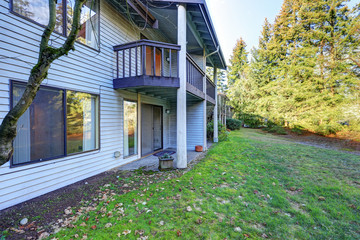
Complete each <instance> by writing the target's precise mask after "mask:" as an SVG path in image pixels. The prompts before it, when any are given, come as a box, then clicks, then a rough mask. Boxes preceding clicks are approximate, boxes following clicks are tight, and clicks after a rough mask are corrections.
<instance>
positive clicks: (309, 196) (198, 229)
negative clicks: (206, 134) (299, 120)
mask: <svg viewBox="0 0 360 240" xmlns="http://www.w3.org/2000/svg"><path fill="white" fill-rule="evenodd" d="M359 171H360V157H359V156H356V155H352V154H347V153H343V152H339V151H333V150H328V149H320V148H316V147H310V146H305V145H299V144H295V143H291V142H288V141H286V140H282V139H281V138H279V137H277V136H273V135H270V134H267V133H264V132H262V131H258V130H251V129H242V130H241V131H236V132H232V133H231V134H230V140H229V141H226V142H222V143H219V144H217V145H216V146H215V147H213V148H212V149H211V150H210V151H209V153H208V155H207V157H206V158H205V159H203V160H202V161H201V162H200V163H199V164H197V165H196V166H195V167H194V168H193V169H192V170H191V171H189V172H186V173H185V174H184V175H183V176H181V177H180V178H178V179H172V180H168V181H164V182H161V183H156V184H150V186H146V188H145V187H143V188H141V189H140V190H137V191H133V192H129V193H127V194H125V195H121V196H117V195H115V196H112V197H111V195H110V194H109V192H110V191H111V188H113V186H110V187H107V188H103V189H102V191H103V193H105V194H107V195H108V196H109V198H108V199H107V200H104V201H100V203H99V204H98V203H97V204H96V205H97V209H96V210H95V211H90V212H85V213H84V212H83V213H82V215H80V217H79V220H78V221H77V222H76V223H75V224H74V225H75V227H74V228H67V229H64V230H62V231H60V232H59V233H57V234H56V235H55V237H57V238H59V239H70V238H75V237H76V236H78V237H79V239H81V237H82V236H83V235H84V234H86V235H87V237H88V239H137V238H139V237H140V235H139V234H137V233H138V232H139V231H140V232H141V233H142V234H141V235H142V236H143V237H144V236H147V237H148V238H149V239H174V238H177V237H179V236H180V238H182V239H225V238H226V239H245V238H248V237H250V238H255V239H261V238H266V237H267V238H270V239H360V188H359V187H360V185H359V184H360V179H359V176H360V172H359ZM143 176H144V175H143V173H142V172H139V175H137V176H135V177H134V178H133V179H130V180H131V181H132V180H134V181H136V179H138V178H141V177H143ZM147 177H148V175H147ZM110 197H111V198H110ZM319 197H324V198H325V201H320V200H319ZM143 203H144V204H143ZM89 204H90V203H89ZM188 206H190V207H191V208H192V211H187V207H188ZM121 208H123V209H124V214H122V213H121V211H120V212H119V209H121ZM109 212H111V213H109ZM162 221H163V222H162ZM82 223H83V224H82ZM84 223H85V224H86V226H80V224H82V225H84ZM107 223H111V224H112V226H111V227H108V228H106V227H105V225H106V224H107ZM160 223H163V224H160ZM91 226H96V229H92V228H91ZM236 227H240V228H241V231H240V232H238V231H235V230H234V229H235V228H236ZM125 230H131V233H130V234H128V235H124V234H122V233H123V232H124V231H125ZM119 233H120V234H121V237H120V238H119V237H118V234H119ZM76 234H77V235H76ZM135 234H137V235H135ZM52 237H53V236H52ZM144 239H145V238H144Z"/></svg>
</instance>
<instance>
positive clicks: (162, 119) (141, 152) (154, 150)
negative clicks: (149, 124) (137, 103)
mask: <svg viewBox="0 0 360 240" xmlns="http://www.w3.org/2000/svg"><path fill="white" fill-rule="evenodd" d="M143 104H145V105H150V106H151V107H152V109H153V110H152V112H153V113H154V108H153V107H159V108H160V109H161V116H160V124H161V127H160V128H161V147H160V148H157V149H152V150H151V151H152V152H150V153H147V154H146V155H143V151H142V145H143V142H142V141H143V137H142V133H143V131H144V129H143V127H142V126H141V133H140V134H141V147H140V155H141V157H144V156H147V155H149V154H152V153H154V152H156V151H159V150H161V149H163V148H164V106H162V105H157V104H151V103H143V102H142V103H141V109H142V105H143ZM143 117H144V116H143V114H142V113H141V125H142V122H143ZM153 124H154V121H153ZM152 131H153V132H154V128H153V129H152ZM152 136H154V134H152ZM153 141H154V139H153Z"/></svg>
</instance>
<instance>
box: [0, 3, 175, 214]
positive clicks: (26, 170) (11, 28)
mask: <svg viewBox="0 0 360 240" xmlns="http://www.w3.org/2000/svg"><path fill="white" fill-rule="evenodd" d="M100 9H101V14H100V34H101V35H100V42H101V47H100V52H98V51H96V50H94V49H91V48H89V47H87V46H84V45H82V44H79V43H76V45H75V48H76V51H75V52H70V54H69V55H68V56H63V57H62V58H61V59H59V60H56V61H55V62H54V63H53V64H52V66H51V69H50V71H49V75H48V78H47V79H45V80H44V82H43V85H48V86H54V87H59V88H66V89H71V90H77V91H84V92H90V93H95V94H99V95H100V150H98V151H95V152H89V153H83V154H78V155H75V156H71V157H65V158H60V159H55V160H50V161H46V162H40V163H35V164H29V165H25V166H19V167H14V168H10V167H9V163H6V164H4V165H2V166H0V209H4V208H7V207H10V206H12V205H15V204H17V203H21V202H23V201H26V200H29V199H31V198H34V197H37V196H40V195H42V194H45V193H48V192H50V191H53V190H56V189H58V188H61V187H64V186H66V185H69V184H72V183H74V182H77V181H80V180H83V179H85V178H88V177H91V176H93V175H96V174H99V173H101V172H104V171H106V170H109V169H112V168H114V167H117V166H120V165H123V164H125V163H127V162H130V161H133V160H135V159H136V158H137V156H135V157H132V158H127V159H123V157H120V158H114V157H113V155H114V152H115V151H120V152H121V153H123V99H124V98H126V99H129V98H130V99H133V100H136V97H137V96H136V94H134V93H130V92H126V91H115V90H113V88H112V79H113V76H114V73H115V72H116V69H115V64H114V62H115V61H114V59H115V57H114V53H113V50H112V46H114V45H117V44H122V43H126V42H130V41H134V40H137V39H139V36H140V32H139V31H138V30H137V29H135V28H133V27H131V25H130V24H129V23H128V22H127V20H126V19H125V18H123V17H122V16H121V15H120V14H118V13H117V12H116V11H115V10H114V9H112V7H111V6H110V5H109V4H108V3H107V2H106V1H104V0H102V1H101V6H100ZM42 31H43V27H41V26H38V25H36V24H34V23H32V22H30V21H28V20H26V19H23V18H21V17H18V16H16V15H14V14H12V13H10V12H9V3H8V1H7V0H2V1H0V121H2V119H3V118H4V116H5V114H6V113H7V112H8V110H9V96H10V93H9V80H10V79H12V80H18V81H23V82H25V81H27V77H28V74H29V72H30V69H31V66H33V65H34V63H35V62H36V58H37V54H38V53H37V52H38V47H39V41H40V38H41V34H42ZM145 34H146V32H145ZM152 37H154V36H152ZM52 38H53V44H54V46H59V44H61V43H62V42H63V41H64V37H62V36H59V35H57V34H54V36H53V37H52ZM154 40H158V41H162V40H163V39H161V38H160V37H159V39H154ZM2 57H6V58H2ZM142 99H143V102H146V103H150V104H156V105H161V106H164V109H166V108H167V107H168V106H169V103H167V102H166V101H164V100H160V99H154V98H151V97H148V96H143V97H142ZM170 119H171V118H170V116H166V114H164V145H165V146H169V145H170V139H169V137H168V136H169V134H168V131H169V128H170V124H169V120H170ZM166 123H167V124H166ZM166 126H168V127H166Z"/></svg>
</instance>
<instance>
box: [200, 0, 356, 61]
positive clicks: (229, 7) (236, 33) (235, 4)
mask: <svg viewBox="0 0 360 240" xmlns="http://www.w3.org/2000/svg"><path fill="white" fill-rule="evenodd" d="M359 1H360V0H351V1H350V2H349V3H348V5H349V6H350V7H353V6H354V5H355V4H356V3H359ZM206 3H207V6H208V8H209V11H210V15H211V18H212V21H213V24H214V25H215V29H216V34H217V36H218V38H219V41H220V45H221V48H222V51H223V53H224V57H225V60H226V62H227V63H228V64H229V59H230V55H231V54H232V50H233V48H234V46H235V43H236V40H237V39H239V38H240V37H242V38H243V39H244V40H245V42H246V44H247V50H248V51H249V52H250V50H251V48H252V47H257V45H258V41H259V36H260V33H261V30H262V25H263V23H264V19H265V18H268V20H269V22H270V23H274V20H275V17H276V15H278V14H279V12H280V9H281V5H282V3H283V0H206Z"/></svg>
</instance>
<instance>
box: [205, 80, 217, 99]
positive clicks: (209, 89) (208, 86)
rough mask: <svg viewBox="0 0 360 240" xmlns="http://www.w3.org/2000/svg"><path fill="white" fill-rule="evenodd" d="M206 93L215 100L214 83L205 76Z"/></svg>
mask: <svg viewBox="0 0 360 240" xmlns="http://www.w3.org/2000/svg"><path fill="white" fill-rule="evenodd" d="M206 94H207V95H208V96H209V97H211V98H212V99H214V100H215V84H214V83H213V81H211V80H210V78H209V77H208V76H206Z"/></svg>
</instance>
